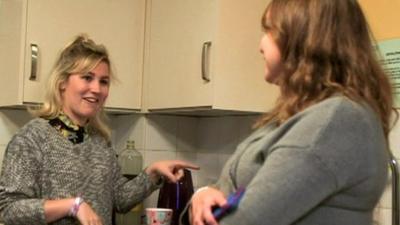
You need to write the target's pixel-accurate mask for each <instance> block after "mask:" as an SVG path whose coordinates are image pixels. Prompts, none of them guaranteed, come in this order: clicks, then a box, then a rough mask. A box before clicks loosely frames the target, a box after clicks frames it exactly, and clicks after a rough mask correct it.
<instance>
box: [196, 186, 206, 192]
mask: <svg viewBox="0 0 400 225" xmlns="http://www.w3.org/2000/svg"><path fill="white" fill-rule="evenodd" d="M206 189H208V186H204V187H201V188H199V189H197V191H196V192H195V193H199V192H201V191H204V190H206Z"/></svg>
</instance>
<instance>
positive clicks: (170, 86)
mask: <svg viewBox="0 0 400 225" xmlns="http://www.w3.org/2000/svg"><path fill="white" fill-rule="evenodd" d="M216 2H217V1H215V0H199V1H187V0H168V1H165V0H152V1H150V4H151V5H150V7H149V8H148V9H149V13H150V15H149V16H148V17H147V18H148V19H149V23H148V28H149V33H148V35H149V36H148V37H149V40H148V41H149V49H148V50H149V52H148V54H149V64H148V67H149V68H148V72H147V73H146V76H148V90H147V92H146V93H147V96H146V97H147V100H148V101H147V106H148V108H149V109H159V108H181V107H183V108H185V107H197V106H210V105H211V104H212V91H213V87H212V86H213V82H212V79H211V82H207V81H205V80H204V79H203V78H202V74H201V62H202V49H203V44H204V43H205V42H207V41H212V40H213V38H214V32H215V23H213V22H214V21H215V16H216ZM211 55H212V46H211ZM211 55H209V56H211ZM210 60H211V59H210Z"/></svg>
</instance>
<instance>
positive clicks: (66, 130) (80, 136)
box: [49, 113, 89, 144]
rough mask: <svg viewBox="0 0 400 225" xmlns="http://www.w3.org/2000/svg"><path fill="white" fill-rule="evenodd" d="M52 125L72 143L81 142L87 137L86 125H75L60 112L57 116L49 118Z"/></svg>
mask: <svg viewBox="0 0 400 225" xmlns="http://www.w3.org/2000/svg"><path fill="white" fill-rule="evenodd" d="M49 123H50V125H52V126H53V127H54V128H56V130H58V131H59V132H60V134H61V135H62V136H64V137H66V138H67V139H68V140H69V141H71V142H72V143H74V144H79V143H82V142H83V141H84V140H86V139H87V138H88V136H89V135H88V126H84V127H81V126H78V125H76V124H75V123H74V122H73V121H72V120H71V119H70V118H69V117H68V116H67V115H66V114H64V113H60V114H59V115H58V117H56V118H54V119H51V120H49Z"/></svg>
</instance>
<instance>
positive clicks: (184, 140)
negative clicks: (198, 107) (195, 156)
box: [177, 116, 200, 152]
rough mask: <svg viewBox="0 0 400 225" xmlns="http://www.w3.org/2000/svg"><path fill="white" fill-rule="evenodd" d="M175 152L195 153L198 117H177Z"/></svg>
mask: <svg viewBox="0 0 400 225" xmlns="http://www.w3.org/2000/svg"><path fill="white" fill-rule="evenodd" d="M177 119H178V127H177V150H178V151H189V152H195V151H196V148H197V134H198V125H199V120H200V119H199V118H198V117H183V116H182V117H178V118H177Z"/></svg>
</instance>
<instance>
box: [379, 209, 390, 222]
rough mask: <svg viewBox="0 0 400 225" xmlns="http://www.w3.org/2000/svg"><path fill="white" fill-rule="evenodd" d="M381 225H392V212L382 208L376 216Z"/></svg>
mask: <svg viewBox="0 0 400 225" xmlns="http://www.w3.org/2000/svg"><path fill="white" fill-rule="evenodd" d="M376 216H377V217H378V218H377V221H378V223H379V225H392V210H391V209H385V208H380V209H379V211H378V215H376Z"/></svg>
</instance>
